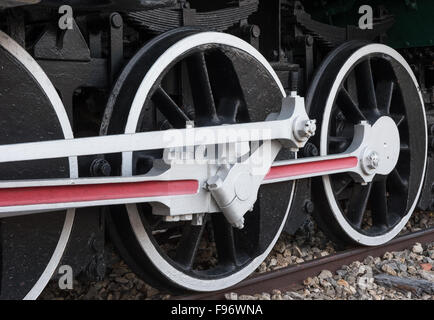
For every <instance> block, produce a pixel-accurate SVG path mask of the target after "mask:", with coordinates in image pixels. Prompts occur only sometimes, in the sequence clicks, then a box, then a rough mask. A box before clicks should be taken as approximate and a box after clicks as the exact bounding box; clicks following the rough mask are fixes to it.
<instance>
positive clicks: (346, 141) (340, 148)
mask: <svg viewBox="0 0 434 320" xmlns="http://www.w3.org/2000/svg"><path fill="white" fill-rule="evenodd" d="M329 144H330V149H331V150H333V151H337V152H344V151H345V150H346V149H347V148H348V147H349V146H350V144H351V140H350V138H348V137H334V136H330V137H329Z"/></svg>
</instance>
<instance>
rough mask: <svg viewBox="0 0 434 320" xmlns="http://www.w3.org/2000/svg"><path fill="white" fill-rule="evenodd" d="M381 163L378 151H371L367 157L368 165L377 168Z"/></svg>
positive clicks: (373, 168)
mask: <svg viewBox="0 0 434 320" xmlns="http://www.w3.org/2000/svg"><path fill="white" fill-rule="evenodd" d="M379 164H380V156H379V154H378V153H377V152H375V151H374V152H371V153H370V154H369V155H368V156H367V158H366V165H367V166H368V168H369V169H371V170H375V169H377V168H378V166H379Z"/></svg>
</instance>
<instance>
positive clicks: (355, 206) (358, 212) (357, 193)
mask: <svg viewBox="0 0 434 320" xmlns="http://www.w3.org/2000/svg"><path fill="white" fill-rule="evenodd" d="M371 187H372V184H371V183H369V184H368V185H366V186H362V185H361V184H358V183H357V184H355V185H354V188H353V192H352V195H351V199H350V203H349V204H348V213H347V218H348V219H349V220H350V221H351V222H352V223H353V224H354V225H355V226H357V227H358V228H360V227H361V226H362V222H363V217H364V216H365V211H366V206H367V204H368V199H369V195H370V193H371Z"/></svg>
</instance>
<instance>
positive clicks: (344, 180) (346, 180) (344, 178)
mask: <svg viewBox="0 0 434 320" xmlns="http://www.w3.org/2000/svg"><path fill="white" fill-rule="evenodd" d="M336 176H337V175H336ZM336 180H338V181H336V184H335V185H336V190H335V194H336V196H337V197H338V198H339V196H340V195H341V194H342V193H343V192H344V191H345V189H346V188H347V187H348V186H349V185H350V184H351V182H353V181H354V180H353V179H352V178H351V177H350V176H349V175H347V174H340V175H339V178H337V179H336ZM341 200H342V199H341Z"/></svg>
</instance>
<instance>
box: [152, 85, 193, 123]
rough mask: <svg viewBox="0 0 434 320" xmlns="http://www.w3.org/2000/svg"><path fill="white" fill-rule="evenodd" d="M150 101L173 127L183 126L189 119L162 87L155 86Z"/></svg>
mask: <svg viewBox="0 0 434 320" xmlns="http://www.w3.org/2000/svg"><path fill="white" fill-rule="evenodd" d="M152 101H153V102H154V104H155V105H156V106H157V108H158V110H160V111H161V113H162V114H163V115H164V116H165V117H166V119H167V120H168V121H169V122H170V124H171V125H172V126H173V127H174V128H179V129H180V128H185V123H186V121H189V120H190V119H189V118H188V116H187V115H186V114H185V113H184V111H182V109H181V108H180V107H179V106H178V105H177V104H176V103H175V101H173V99H172V98H171V97H170V96H169V95H168V94H167V92H166V91H165V90H164V89H163V88H162V87H158V88H157V90H156V91H155V93H154V95H153V97H152Z"/></svg>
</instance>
